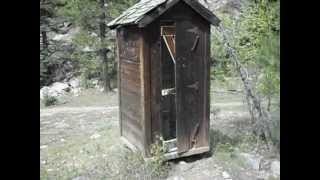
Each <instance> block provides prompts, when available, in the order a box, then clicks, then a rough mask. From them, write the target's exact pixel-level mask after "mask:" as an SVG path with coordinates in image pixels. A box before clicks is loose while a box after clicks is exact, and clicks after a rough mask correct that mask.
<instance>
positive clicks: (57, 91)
mask: <svg viewBox="0 0 320 180" xmlns="http://www.w3.org/2000/svg"><path fill="white" fill-rule="evenodd" d="M68 89H69V85H68V84H66V83H61V82H55V83H53V84H52V85H51V86H45V87H43V88H41V89H40V99H43V98H44V96H45V95H48V96H53V97H58V96H61V95H63V94H65V92H66V91H68Z"/></svg>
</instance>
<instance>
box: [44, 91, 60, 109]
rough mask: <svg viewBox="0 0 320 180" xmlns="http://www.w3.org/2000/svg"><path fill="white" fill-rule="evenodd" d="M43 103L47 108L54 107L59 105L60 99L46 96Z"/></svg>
mask: <svg viewBox="0 0 320 180" xmlns="http://www.w3.org/2000/svg"><path fill="white" fill-rule="evenodd" d="M43 102H44V105H45V106H53V105H56V104H57V103H58V98H56V97H54V96H49V95H47V94H46V95H45V96H44V98H43Z"/></svg>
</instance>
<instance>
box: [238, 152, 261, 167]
mask: <svg viewBox="0 0 320 180" xmlns="http://www.w3.org/2000/svg"><path fill="white" fill-rule="evenodd" d="M240 156H241V157H243V158H244V159H245V162H246V164H247V165H248V166H249V167H250V168H252V169H254V170H260V163H261V160H262V158H263V157H262V156H259V155H253V154H249V153H240Z"/></svg>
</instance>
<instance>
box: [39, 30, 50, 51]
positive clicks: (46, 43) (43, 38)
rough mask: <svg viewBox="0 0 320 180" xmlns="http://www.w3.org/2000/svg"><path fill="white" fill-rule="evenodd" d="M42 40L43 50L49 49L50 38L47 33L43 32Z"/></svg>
mask: <svg viewBox="0 0 320 180" xmlns="http://www.w3.org/2000/svg"><path fill="white" fill-rule="evenodd" d="M41 38H42V45H43V49H48V46H49V42H48V36H47V32H46V31H41Z"/></svg>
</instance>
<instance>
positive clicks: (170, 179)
mask: <svg viewBox="0 0 320 180" xmlns="http://www.w3.org/2000/svg"><path fill="white" fill-rule="evenodd" d="M167 180H184V178H183V177H181V176H173V177H169V178H167Z"/></svg>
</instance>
